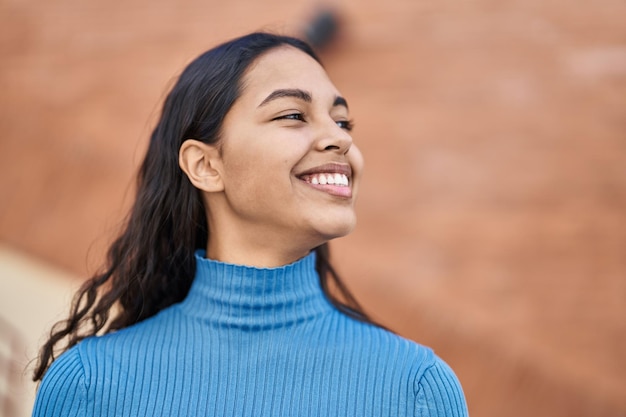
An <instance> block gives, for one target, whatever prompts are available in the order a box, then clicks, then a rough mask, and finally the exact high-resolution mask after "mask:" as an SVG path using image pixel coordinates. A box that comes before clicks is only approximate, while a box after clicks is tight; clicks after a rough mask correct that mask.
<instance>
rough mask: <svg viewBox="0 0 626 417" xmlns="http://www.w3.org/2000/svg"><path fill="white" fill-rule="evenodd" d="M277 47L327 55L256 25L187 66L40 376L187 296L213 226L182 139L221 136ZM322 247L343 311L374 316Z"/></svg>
mask: <svg viewBox="0 0 626 417" xmlns="http://www.w3.org/2000/svg"><path fill="white" fill-rule="evenodd" d="M279 46H291V47H294V48H297V49H299V50H301V51H303V52H305V53H307V54H308V55H310V56H311V57H313V58H314V59H315V60H317V61H318V62H319V61H320V60H319V58H318V57H317V55H316V54H315V52H314V51H313V50H312V49H311V47H310V46H309V45H307V44H306V43H305V42H303V41H301V40H299V39H296V38H291V37H287V36H280V35H273V34H268V33H252V34H250V35H246V36H243V37H240V38H237V39H234V40H232V41H230V42H226V43H224V44H222V45H220V46H217V47H216V48H214V49H211V50H209V51H207V52H205V53H204V54H202V55H200V56H199V57H198V58H196V59H195V60H194V61H193V62H191V64H189V65H188V66H187V68H186V69H185V70H184V71H183V73H182V74H181V75H180V77H179V79H178V81H177V82H176V84H175V85H174V87H173V88H172V90H171V91H170V93H169V94H168V96H167V98H166V99H165V103H164V105H163V110H162V113H161V117H160V119H159V122H158V123H157V125H156V127H155V129H154V131H153V132H152V135H151V137H150V144H149V147H148V151H147V153H146V156H145V158H144V160H143V163H142V165H141V167H140V170H139V172H138V175H137V194H136V200H135V203H134V205H133V207H132V209H131V211H130V213H129V215H128V218H127V220H126V223H125V227H124V229H123V230H122V232H121V234H120V235H119V237H118V238H117V239H116V240H115V241H114V242H113V244H112V245H111V247H110V248H109V250H108V253H107V260H106V264H105V266H104V269H103V270H102V271H100V272H99V273H97V274H95V275H94V276H93V277H91V279H89V280H88V281H86V282H85V283H84V284H83V286H82V287H81V288H80V289H79V290H78V292H77V293H76V295H75V296H74V300H73V302H72V307H71V310H70V314H69V318H68V319H67V320H64V321H61V322H59V323H57V324H56V325H55V326H54V327H53V328H52V330H51V332H50V338H49V339H48V341H47V342H46V343H45V344H44V345H43V346H42V348H41V351H40V355H39V361H38V363H37V366H36V369H35V371H34V375H33V380H34V381H37V380H41V378H42V377H43V375H44V373H45V372H46V370H47V369H48V367H49V366H50V364H51V363H52V362H53V361H54V360H55V358H56V354H57V353H58V351H59V350H60V351H65V350H67V349H69V348H70V347H72V346H74V345H76V344H77V343H78V342H80V341H81V340H82V339H84V338H86V337H89V336H93V335H96V334H102V333H108V332H113V331H115V330H119V329H122V328H124V327H128V326H130V325H132V324H134V323H137V322H140V321H142V320H144V319H146V318H148V317H150V316H153V315H155V314H156V313H157V312H159V311H160V310H162V309H164V308H165V307H168V306H170V305H172V304H174V303H176V302H179V301H182V300H183V298H184V297H185V296H186V295H187V293H188V291H189V288H190V287H191V282H192V280H193V278H194V274H195V267H196V265H195V258H194V252H195V251H196V249H199V248H206V247H207V240H208V237H209V234H210V231H209V230H208V226H207V219H206V214H205V208H204V205H203V201H202V198H201V194H200V192H199V190H198V189H196V188H195V187H194V186H193V185H192V184H191V182H190V181H189V180H188V178H187V176H186V175H185V174H184V173H183V171H182V170H181V169H180V167H179V165H178V152H179V149H180V146H181V145H182V143H183V142H184V141H185V140H186V139H189V138H193V139H197V140H201V141H203V142H205V143H210V144H214V143H217V142H218V141H219V139H220V129H221V126H222V122H223V120H224V117H225V116H226V113H228V111H229V110H230V108H231V107H232V105H233V103H234V102H235V100H237V98H238V97H239V96H240V93H241V89H242V85H241V79H242V76H243V75H244V73H245V71H246V70H247V69H248V67H249V66H250V65H251V64H252V63H253V62H254V60H255V59H256V58H258V57H259V56H260V55H261V54H263V53H264V52H266V51H268V50H270V49H272V48H276V47H279ZM315 251H316V252H317V264H316V269H317V272H318V274H319V277H320V283H321V287H322V289H323V291H324V293H325V294H326V296H327V297H328V299H329V300H330V301H331V302H332V303H333V304H334V305H335V306H336V308H337V309H339V310H340V311H342V312H344V313H345V314H347V315H349V316H351V317H353V318H355V319H357V320H361V321H367V322H371V321H370V320H369V319H368V317H367V316H366V315H365V313H364V312H363V310H362V309H361V308H360V306H359V304H358V302H357V301H356V299H355V298H354V297H353V296H352V294H351V293H350V291H349V290H348V289H347V288H346V286H345V285H344V283H343V282H342V280H341V279H340V277H339V276H338V275H337V273H336V271H335V270H334V269H333V267H332V266H331V264H330V262H329V250H328V244H324V245H322V246H320V247H318V248H316V249H315ZM331 287H332V288H331ZM337 292H338V294H337V295H335V293H337ZM65 339H67V340H66V343H65V345H64V346H63V347H62V348H59V347H58V346H57V345H59V344H60V343H61V342H62V341H63V340H65Z"/></svg>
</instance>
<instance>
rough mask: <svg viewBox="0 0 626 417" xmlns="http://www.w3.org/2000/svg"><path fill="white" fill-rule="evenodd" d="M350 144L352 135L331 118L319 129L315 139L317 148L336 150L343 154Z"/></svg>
mask: <svg viewBox="0 0 626 417" xmlns="http://www.w3.org/2000/svg"><path fill="white" fill-rule="evenodd" d="M351 146H352V136H351V135H350V132H348V131H347V130H346V129H344V128H341V127H339V125H338V124H337V122H335V121H334V120H331V121H330V123H328V124H326V125H325V127H324V129H321V132H320V137H319V139H318V141H317V148H318V149H319V150H320V151H336V152H337V153H341V154H345V153H346V152H348V151H349V150H350V147H351Z"/></svg>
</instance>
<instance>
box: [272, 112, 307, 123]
mask: <svg viewBox="0 0 626 417" xmlns="http://www.w3.org/2000/svg"><path fill="white" fill-rule="evenodd" d="M273 120H299V121H301V122H304V114H302V113H290V114H286V115H284V116H278V117H276V118H275V119H273Z"/></svg>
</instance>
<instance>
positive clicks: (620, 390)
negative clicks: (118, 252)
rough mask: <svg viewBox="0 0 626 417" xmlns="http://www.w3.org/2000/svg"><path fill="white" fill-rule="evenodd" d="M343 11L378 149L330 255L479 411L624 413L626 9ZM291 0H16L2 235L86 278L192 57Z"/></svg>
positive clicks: (293, 10)
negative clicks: (455, 379) (439, 359)
mask: <svg viewBox="0 0 626 417" xmlns="http://www.w3.org/2000/svg"><path fill="white" fill-rule="evenodd" d="M335 3H337V7H338V10H340V11H341V13H342V16H343V26H342V33H341V36H340V38H339V39H338V41H337V43H336V44H334V45H333V47H332V48H330V49H329V50H328V51H326V52H324V53H323V55H322V56H323V58H324V60H325V62H326V66H327V69H328V71H329V73H330V74H331V77H332V78H333V80H334V81H335V84H336V85H337V86H338V87H339V89H340V90H341V91H342V93H343V94H344V95H345V96H346V97H348V99H349V101H350V106H351V110H352V113H353V115H354V118H355V120H356V125H357V127H356V130H355V132H354V136H355V139H356V142H357V144H358V145H359V147H360V148H361V150H362V151H363V153H364V155H365V158H366V166H367V173H366V178H365V183H364V185H363V187H362V192H361V196H360V202H359V216H360V217H359V219H360V224H359V227H358V228H357V231H356V232H355V233H354V234H353V235H351V236H350V237H348V238H346V239H343V240H342V241H339V242H337V244H336V245H335V249H336V255H335V256H336V259H337V261H338V262H339V264H340V265H341V270H342V272H343V273H344V275H345V276H346V279H347V280H348V281H349V282H350V284H351V285H352V287H353V288H354V291H355V292H356V293H357V294H358V295H359V296H360V297H361V299H362V300H363V301H364V303H365V304H366V305H367V306H368V308H369V309H370V310H371V311H372V312H373V314H374V315H375V316H376V317H378V318H379V319H380V320H381V321H383V322H384V323H386V324H388V325H389V326H390V327H392V328H394V329H396V330H397V331H399V332H400V333H402V334H404V335H406V336H408V337H411V338H414V339H415V340H418V341H421V342H424V343H426V344H429V345H431V346H433V347H434V348H435V349H436V351H437V352H438V353H439V354H440V355H441V356H443V357H444V358H445V359H446V360H447V361H448V362H449V363H451V365H452V366H453V368H455V370H456V371H457V372H458V374H459V377H460V379H461V381H462V383H463V384H464V387H465V389H466V393H467V397H468V401H469V405H470V412H471V414H472V415H475V416H502V415H507V416H535V415H550V416H617V415H623V414H624V413H626V377H625V376H624V375H626V357H625V355H624V352H626V321H625V320H624V319H623V318H624V317H626V256H624V253H626V25H624V23H623V22H624V16H626V4H625V3H624V2H622V1H618V0H599V1H595V2H579V4H576V5H574V4H572V2H568V1H564V0H552V1H540V0H507V1H491V0H477V1H473V2H460V1H447V0H443V1H402V0H391V1H387V2H380V1H371V0H364V1H357V0H347V1H343V2H335ZM314 10H315V7H314V4H312V3H307V2H302V3H300V4H298V5H294V4H293V2H291V1H288V0H267V1H263V2H256V1H239V2H217V1H208V2H207V1H204V2H194V1H181V2H170V3H167V2H154V1H152V2H148V1H145V0H127V1H124V2H122V1H117V2H115V1H102V0H96V1H90V2H79V1H76V0H74V1H72V0H68V1H61V0H52V1H45V2H44V1H42V0H35V1H33V2H30V3H24V2H17V1H8V0H3V1H2V2H1V3H0V131H1V132H2V137H1V138H0V166H2V174H3V175H2V176H0V239H2V241H3V242H5V243H8V244H10V245H12V246H14V247H16V248H20V249H22V250H26V251H28V252H30V253H32V254H34V255H36V256H38V257H41V258H43V259H45V260H48V261H51V262H54V263H55V264H57V265H59V266H60V267H62V268H66V269H68V270H71V271H73V272H75V273H77V274H79V275H85V274H86V273H87V271H90V270H93V267H94V265H97V264H98V262H99V260H100V259H101V255H102V250H103V248H104V247H105V246H106V243H107V241H108V240H109V239H110V237H111V236H112V233H114V231H115V229H116V227H117V224H118V222H119V220H120V219H121V218H122V216H123V213H124V210H125V208H126V207H127V206H128V204H129V202H130V200H131V198H132V185H131V184H132V176H133V173H134V169H135V166H136V165H137V163H138V161H139V160H140V159H141V156H142V152H143V149H144V147H145V144H146V140H147V136H148V134H149V131H150V127H151V125H152V123H153V122H154V120H155V117H156V115H157V114H158V107H159V104H160V100H161V99H162V97H163V94H164V92H165V91H166V88H167V86H168V85H170V84H171V80H172V78H173V77H174V76H175V75H176V74H177V72H178V71H180V70H181V69H182V67H183V66H184V65H185V63H186V62H188V61H189V60H190V59H191V58H193V57H194V56H195V55H197V54H198V53H200V52H202V51H203V50H205V49H207V48H208V47H210V46H212V45H214V44H215V43H217V42H219V41H221V40H225V39H227V38H230V37H233V36H235V35H239V34H242V33H244V32H247V31H250V30H254V29H260V28H261V29H269V30H278V31H281V32H287V33H297V32H299V31H300V30H301V28H302V26H303V24H304V23H305V22H306V19H307V18H308V17H309V16H310V15H311V13H312V12H313V11H314Z"/></svg>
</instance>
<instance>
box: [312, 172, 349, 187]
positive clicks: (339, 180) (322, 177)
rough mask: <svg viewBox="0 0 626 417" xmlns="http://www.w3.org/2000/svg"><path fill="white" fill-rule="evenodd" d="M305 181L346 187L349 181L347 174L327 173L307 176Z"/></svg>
mask: <svg viewBox="0 0 626 417" xmlns="http://www.w3.org/2000/svg"><path fill="white" fill-rule="evenodd" d="M307 182H309V183H311V184H313V185H327V184H328V185H339V186H342V187H347V186H348V185H349V184H350V182H349V181H348V176H347V175H344V174H337V173H334V174H333V173H329V174H315V175H311V176H309V177H307Z"/></svg>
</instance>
